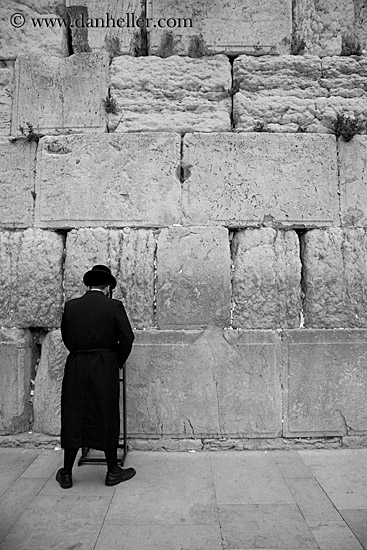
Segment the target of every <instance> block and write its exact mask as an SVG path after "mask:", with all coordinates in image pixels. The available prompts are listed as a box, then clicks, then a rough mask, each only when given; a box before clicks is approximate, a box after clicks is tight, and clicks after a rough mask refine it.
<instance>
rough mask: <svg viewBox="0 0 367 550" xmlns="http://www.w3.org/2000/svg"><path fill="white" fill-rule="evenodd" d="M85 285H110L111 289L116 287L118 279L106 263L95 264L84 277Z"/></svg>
mask: <svg viewBox="0 0 367 550" xmlns="http://www.w3.org/2000/svg"><path fill="white" fill-rule="evenodd" d="M83 283H84V284H85V286H98V285H109V286H110V287H111V289H114V288H115V287H116V284H117V281H116V279H115V277H114V276H113V275H112V273H111V270H110V268H109V267H107V266H106V265H95V266H94V267H92V269H91V270H90V271H87V272H86V273H85V274H84V277H83Z"/></svg>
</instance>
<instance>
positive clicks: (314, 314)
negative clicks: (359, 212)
mask: <svg viewBox="0 0 367 550" xmlns="http://www.w3.org/2000/svg"><path fill="white" fill-rule="evenodd" d="M303 243H304V246H303V254H302V255H303V268H304V271H303V276H304V285H305V299H304V315H305V326H306V327H309V328H358V327H360V328H363V327H366V326H367V314H366V310H367V304H366V292H365V288H366V277H367V274H366V268H365V257H366V253H367V235H366V229H363V228H355V229H341V228H329V229H313V230H312V231H308V232H307V233H306V234H305V235H304V237H303Z"/></svg>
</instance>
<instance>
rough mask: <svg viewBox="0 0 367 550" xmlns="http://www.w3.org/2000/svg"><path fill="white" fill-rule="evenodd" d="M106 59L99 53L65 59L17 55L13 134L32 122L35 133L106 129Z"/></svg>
mask: <svg viewBox="0 0 367 550" xmlns="http://www.w3.org/2000/svg"><path fill="white" fill-rule="evenodd" d="M107 70H108V60H107V57H106V56H103V55H102V54H92V53H91V54H88V53H84V54H78V55H72V56H71V57H67V58H65V59H63V58H58V57H46V56H42V57H40V56H38V55H34V54H33V55H28V56H22V57H20V58H18V60H17V62H16V64H15V71H16V78H15V81H16V96H15V97H16V99H15V100H14V105H13V118H12V133H13V134H19V133H20V130H19V126H21V127H23V128H24V129H25V131H26V132H27V130H28V128H27V127H28V125H29V124H31V125H32V126H33V128H34V130H35V132H37V133H43V134H45V133H55V132H56V133H57V132H58V131H65V130H68V131H76V132H83V133H85V132H88V131H96V130H100V131H105V127H106V122H105V118H106V115H105V108H104V105H103V99H105V98H106V96H107Z"/></svg>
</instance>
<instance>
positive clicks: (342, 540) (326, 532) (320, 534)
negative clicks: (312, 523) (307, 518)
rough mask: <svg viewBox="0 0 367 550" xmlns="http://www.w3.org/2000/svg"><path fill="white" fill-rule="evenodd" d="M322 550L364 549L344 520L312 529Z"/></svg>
mask: <svg viewBox="0 0 367 550" xmlns="http://www.w3.org/2000/svg"><path fill="white" fill-rule="evenodd" d="M312 534H313V536H314V537H315V539H316V541H317V543H318V545H319V548H320V550H345V549H346V548H348V550H363V548H364V547H363V546H361V544H360V543H359V541H358V539H357V538H356V537H355V536H354V534H353V532H352V531H351V529H349V527H348V525H346V524H345V523H344V522H343V521H342V520H339V521H337V522H336V521H333V522H330V523H328V524H327V525H320V526H319V527H317V528H315V529H312Z"/></svg>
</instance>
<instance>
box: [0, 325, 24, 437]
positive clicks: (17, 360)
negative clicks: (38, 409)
mask: <svg viewBox="0 0 367 550" xmlns="http://www.w3.org/2000/svg"><path fill="white" fill-rule="evenodd" d="M31 342H32V339H31V335H30V333H29V331H26V330H17V329H4V328H2V329H1V330H0V369H1V385H0V434H1V435H5V434H14V433H19V432H24V431H26V430H28V429H29V424H30V415H31V409H30V396H31V366H32V344H31Z"/></svg>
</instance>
